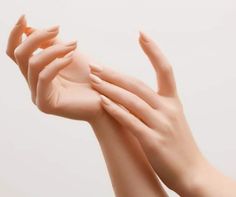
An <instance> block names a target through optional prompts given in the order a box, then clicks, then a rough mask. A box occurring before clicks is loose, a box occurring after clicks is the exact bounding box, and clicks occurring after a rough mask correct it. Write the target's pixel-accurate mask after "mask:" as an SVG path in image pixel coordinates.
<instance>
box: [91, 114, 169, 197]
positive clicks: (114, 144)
mask: <svg viewBox="0 0 236 197" xmlns="http://www.w3.org/2000/svg"><path fill="white" fill-rule="evenodd" d="M91 126H92V128H93V129H94V132H95V135H96V137H97V139H98V141H99V144H100V147H101V150H102V152H103V155H104V158H105V162H106V165H107V168H108V172H109V175H110V178H111V181H112V185H113V188H114V192H115V194H116V196H117V197H139V196H140V197H143V196H146V197H159V196H167V195H166V193H165V191H164V190H163V189H162V187H161V185H160V182H159V180H158V178H157V177H156V175H155V173H154V171H153V170H152V168H151V166H150V165H149V163H148V161H147V159H146V157H145V155H144V153H143V151H142V148H141V147H140V145H139V143H138V142H137V140H136V139H135V138H134V137H133V136H132V135H131V134H130V133H129V132H126V131H125V130H124V129H122V128H121V127H120V126H119V125H118V124H117V123H116V122H115V121H114V120H113V119H111V118H110V117H108V116H107V115H105V116H104V117H103V118H102V120H100V121H96V123H92V124H91Z"/></svg>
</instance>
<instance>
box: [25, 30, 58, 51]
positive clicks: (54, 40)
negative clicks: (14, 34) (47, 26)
mask: <svg viewBox="0 0 236 197" xmlns="http://www.w3.org/2000/svg"><path fill="white" fill-rule="evenodd" d="M35 31H37V29H35V28H33V27H27V28H25V31H24V33H25V34H26V36H30V35H31V34H32V33H34V32H35ZM57 43H58V40H57V38H52V39H50V40H47V41H45V42H44V43H42V44H41V45H40V46H39V47H40V48H41V49H46V48H48V47H50V46H52V45H54V44H57Z"/></svg>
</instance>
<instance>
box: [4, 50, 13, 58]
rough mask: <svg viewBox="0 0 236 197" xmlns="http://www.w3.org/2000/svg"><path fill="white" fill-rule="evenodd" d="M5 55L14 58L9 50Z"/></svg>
mask: <svg viewBox="0 0 236 197" xmlns="http://www.w3.org/2000/svg"><path fill="white" fill-rule="evenodd" d="M5 53H6V54H7V56H8V57H10V58H12V53H11V52H10V51H9V50H8V49H7V50H6V51H5Z"/></svg>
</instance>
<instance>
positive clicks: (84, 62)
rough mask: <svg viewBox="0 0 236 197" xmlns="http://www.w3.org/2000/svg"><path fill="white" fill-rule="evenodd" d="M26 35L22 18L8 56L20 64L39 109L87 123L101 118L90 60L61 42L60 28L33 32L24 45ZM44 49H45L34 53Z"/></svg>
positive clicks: (8, 48) (74, 46) (11, 37)
mask: <svg viewBox="0 0 236 197" xmlns="http://www.w3.org/2000/svg"><path fill="white" fill-rule="evenodd" d="M27 31H28V28H27V24H26V19H25V17H24V16H22V17H21V18H20V19H19V20H18V22H17V24H16V25H15V27H14V28H13V30H12V31H11V34H10V36H9V41H8V46H7V51H6V52H7V54H8V56H9V57H10V58H11V59H12V60H14V61H15V62H16V63H17V64H18V66H19V68H20V70H21V72H22V74H23V76H24V77H25V79H26V81H27V83H28V85H29V88H30V90H31V95H32V101H33V102H34V103H35V104H36V105H37V106H38V108H39V109H40V110H41V111H43V112H45V113H48V114H55V115H59V116H63V117H67V118H72V119H79V120H87V121H93V120H94V119H96V118H97V117H98V116H99V115H101V113H103V112H102V111H103V110H102V108H101V106H100V103H99V96H98V94H97V92H96V91H94V90H93V89H92V88H91V86H90V83H89V77H88V75H89V66H88V65H89V64H88V62H89V59H88V58H87V57H85V56H84V55H82V54H81V53H80V52H78V51H75V49H76V42H70V43H63V42H61V41H58V39H57V38H56V36H57V35H58V32H59V29H58V27H53V28H50V29H46V30H34V31H33V32H31V33H30V35H28V37H27V38H26V39H25V40H24V41H23V42H22V36H23V34H24V33H26V34H27V33H28V32H27ZM46 43H47V44H46ZM49 43H51V44H49ZM42 46H43V48H44V49H43V50H41V51H40V52H39V53H35V52H36V51H37V50H38V49H39V48H41V47H42ZM73 51H75V52H73ZM100 112H101V113H100Z"/></svg>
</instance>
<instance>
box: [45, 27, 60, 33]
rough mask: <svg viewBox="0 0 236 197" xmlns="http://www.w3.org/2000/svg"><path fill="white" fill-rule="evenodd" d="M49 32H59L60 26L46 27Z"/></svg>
mask: <svg viewBox="0 0 236 197" xmlns="http://www.w3.org/2000/svg"><path fill="white" fill-rule="evenodd" d="M46 30H47V32H57V31H58V30H59V26H54V27H50V28H48V29H46Z"/></svg>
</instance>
